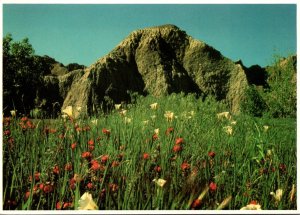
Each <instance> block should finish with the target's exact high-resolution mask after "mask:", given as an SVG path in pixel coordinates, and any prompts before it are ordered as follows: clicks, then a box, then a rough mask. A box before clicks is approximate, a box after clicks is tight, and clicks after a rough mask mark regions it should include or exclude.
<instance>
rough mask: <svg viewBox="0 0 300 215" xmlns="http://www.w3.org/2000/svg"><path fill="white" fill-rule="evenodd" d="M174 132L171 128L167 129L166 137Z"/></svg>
mask: <svg viewBox="0 0 300 215" xmlns="http://www.w3.org/2000/svg"><path fill="white" fill-rule="evenodd" d="M173 132H174V128H172V127H169V128H167V130H166V132H165V134H166V135H170V134H172V133H173Z"/></svg>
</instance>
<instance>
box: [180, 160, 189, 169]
mask: <svg viewBox="0 0 300 215" xmlns="http://www.w3.org/2000/svg"><path fill="white" fill-rule="evenodd" d="M180 167H181V169H182V171H186V170H189V169H190V167H191V166H190V165H189V164H188V163H187V162H186V161H184V162H183V163H182V164H181V166H180Z"/></svg>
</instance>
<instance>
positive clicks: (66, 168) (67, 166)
mask: <svg viewBox="0 0 300 215" xmlns="http://www.w3.org/2000/svg"><path fill="white" fill-rule="evenodd" d="M72 169H73V166H72V164H71V163H67V164H66V165H65V171H72Z"/></svg>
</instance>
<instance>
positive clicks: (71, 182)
mask: <svg viewBox="0 0 300 215" xmlns="http://www.w3.org/2000/svg"><path fill="white" fill-rule="evenodd" d="M69 184H70V188H71V189H72V190H74V189H75V187H76V180H75V178H71V179H70V181H69Z"/></svg>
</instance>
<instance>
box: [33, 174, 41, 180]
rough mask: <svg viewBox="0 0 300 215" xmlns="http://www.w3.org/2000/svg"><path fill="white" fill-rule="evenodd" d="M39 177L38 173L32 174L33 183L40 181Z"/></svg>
mask: <svg viewBox="0 0 300 215" xmlns="http://www.w3.org/2000/svg"><path fill="white" fill-rule="evenodd" d="M40 175H41V173H39V172H36V173H34V180H35V182H39V181H40Z"/></svg>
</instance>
